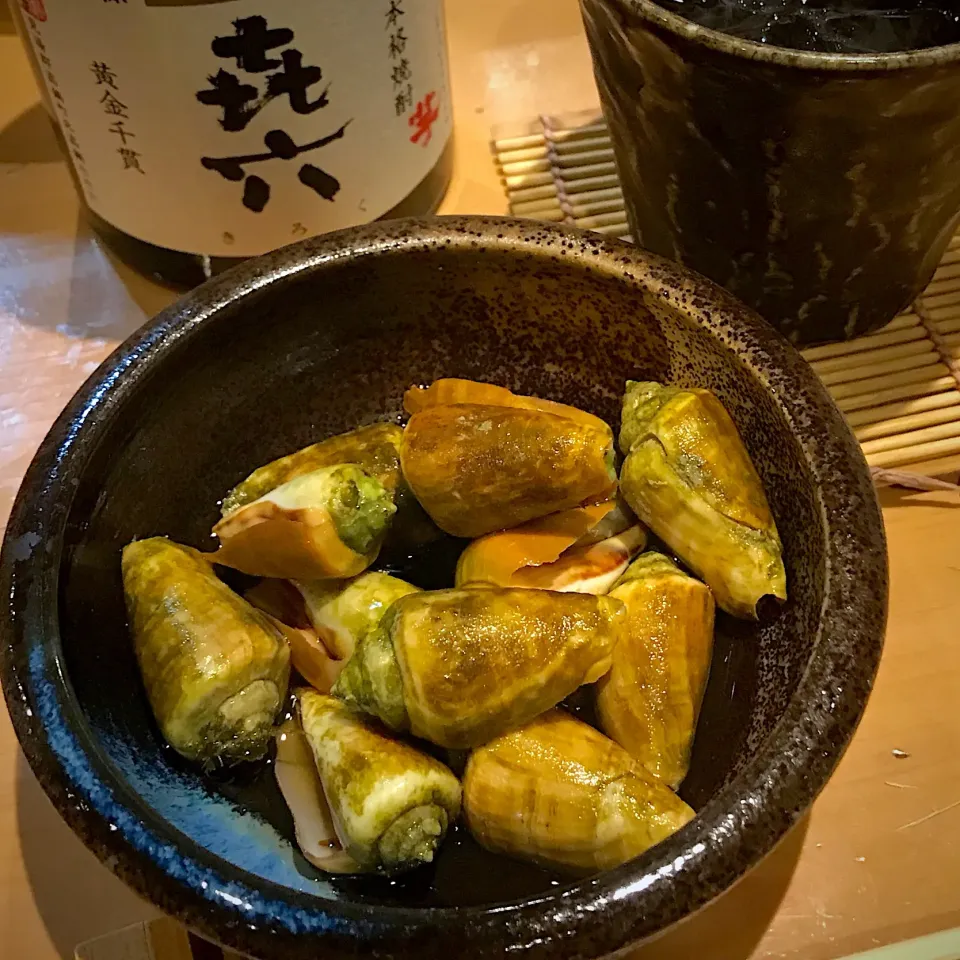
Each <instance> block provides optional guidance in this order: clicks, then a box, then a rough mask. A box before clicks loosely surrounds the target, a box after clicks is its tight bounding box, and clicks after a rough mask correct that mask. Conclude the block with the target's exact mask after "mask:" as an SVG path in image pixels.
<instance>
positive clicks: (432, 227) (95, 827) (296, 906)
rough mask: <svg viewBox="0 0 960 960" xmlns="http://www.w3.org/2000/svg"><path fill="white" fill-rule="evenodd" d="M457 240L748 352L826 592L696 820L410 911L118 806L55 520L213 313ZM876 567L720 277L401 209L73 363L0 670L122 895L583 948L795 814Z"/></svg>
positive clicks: (788, 354)
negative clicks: (669, 305)
mask: <svg viewBox="0 0 960 960" xmlns="http://www.w3.org/2000/svg"><path fill="white" fill-rule="evenodd" d="M451 246H452V247H458V248H462V249H467V250H470V249H473V250H476V251H477V252H485V251H488V250H491V249H497V250H502V251H507V252H512V253H515V254H519V255H523V254H528V255H530V256H532V257H539V258H543V257H546V258H549V259H551V260H553V261H554V262H563V261H566V262H575V263H576V264H577V265H578V267H579V268H580V269H585V270H587V271H590V272H595V273H600V274H602V275H606V276H612V277H615V278H618V279H619V281H620V282H623V283H625V284H627V285H628V286H632V287H633V288H634V289H635V290H637V292H638V293H640V294H642V295H644V296H646V297H654V298H663V299H664V300H668V301H673V302H675V304H676V305H678V306H682V309H683V310H684V311H685V312H686V313H688V314H690V315H692V316H694V317H695V318H696V319H698V320H699V321H700V322H701V323H702V324H704V325H705V326H707V327H708V328H709V329H710V331H711V332H712V333H713V334H714V335H715V336H716V337H717V338H718V340H719V341H720V342H721V343H724V344H726V345H727V347H728V348H731V349H736V350H737V351H739V352H740V353H743V352H746V351H749V352H750V353H751V355H752V356H753V357H754V360H753V361H752V362H751V363H750V364H748V363H746V362H744V364H743V368H744V374H745V375H748V376H753V377H754V378H756V379H758V380H760V382H761V384H762V385H763V387H764V388H765V390H766V391H767V392H768V393H770V394H771V395H772V396H773V399H774V401H775V402H776V403H777V405H778V407H779V408H780V411H781V413H782V414H783V415H784V416H785V418H786V421H787V423H788V424H789V425H790V429H791V430H792V431H793V432H794V433H795V435H797V436H798V440H799V442H800V445H801V447H802V450H803V455H804V458H805V459H806V462H807V466H808V468H809V469H810V470H811V474H812V476H813V479H814V481H815V490H816V495H817V497H818V508H819V510H820V512H821V516H822V520H823V525H824V531H825V539H826V545H827V557H826V571H825V583H824V602H823V608H822V611H821V617H820V622H819V627H818V631H817V635H816V637H815V638H814V645H813V651H812V654H811V658H810V661H809V663H808V664H807V667H806V670H805V672H804V675H803V677H802V679H801V682H800V685H799V687H798V689H797V691H796V693H795V694H794V696H793V698H792V699H791V700H790V702H789V704H788V706H787V709H786V711H785V712H784V715H783V716H782V717H781V719H780V721H779V722H778V724H777V726H776V727H775V729H774V730H773V731H772V733H770V734H769V736H768V737H767V739H766V740H765V741H764V743H763V744H762V745H761V747H760V748H759V749H758V751H757V753H756V755H755V756H754V757H753V758H752V759H751V760H750V761H749V762H748V763H747V764H746V765H745V767H744V768H743V769H742V770H741V771H740V772H739V774H738V775H737V776H736V777H735V778H734V779H733V780H732V781H731V783H730V784H728V785H727V786H726V787H725V788H724V789H723V790H722V791H721V792H720V793H719V794H717V795H716V796H714V797H713V798H712V799H711V800H710V801H709V802H708V803H707V804H706V806H705V807H704V808H703V809H702V810H701V811H700V812H699V814H698V816H697V818H696V819H695V820H693V821H692V822H691V823H689V824H688V825H686V826H685V827H684V828H683V829H682V830H681V831H680V832H679V833H678V834H676V835H674V837H672V838H670V839H669V840H668V841H665V842H664V843H663V844H661V845H659V846H658V847H656V848H654V849H653V850H651V851H649V852H648V853H647V854H645V855H644V856H643V857H640V858H638V859H637V860H635V861H632V862H630V863H628V864H625V865H623V866H621V867H618V868H616V869H615V870H611V871H607V872H605V873H602V874H599V875H597V876H596V877H593V878H590V879H587V880H584V881H581V882H579V883H576V884H574V885H572V886H566V887H559V888H557V889H556V890H555V891H552V892H550V893H547V894H543V895H541V896H537V897H533V898H529V899H526V900H522V901H516V902H513V903H503V904H493V905H484V906H477V907H449V908H440V907H431V908H408V907H392V906H380V905H367V904H358V903H354V902H347V901H326V900H321V899H319V898H314V897H311V896H310V895H308V894H303V893H300V892H297V891H294V890H291V889H289V888H286V887H283V886H281V885H279V884H276V883H273V882H270V881H264V880H261V879H259V878H255V877H253V876H252V875H249V874H245V873H244V872H243V871H240V870H238V869H237V868H235V867H233V866H232V865H227V864H226V861H224V860H221V859H220V858H218V857H216V856H215V855H214V854H212V853H208V852H207V851H205V850H202V849H201V848H199V847H198V846H196V845H195V844H194V842H193V841H192V840H189V838H186V837H184V836H183V835H181V834H179V832H178V831H176V829H175V828H172V827H171V826H170V825H169V824H163V829H157V827H156V823H157V822H159V821H160V818H159V816H158V817H156V818H155V821H152V822H151V821H147V820H142V819H141V818H140V816H139V815H138V814H137V813H136V812H135V808H132V807H133V805H131V804H130V802H129V801H130V798H131V797H132V796H133V794H132V791H131V790H130V788H129V787H128V786H127V785H126V784H124V783H123V781H122V779H120V778H118V777H116V776H115V775H114V773H113V767H112V764H111V763H110V761H108V760H107V759H106V757H105V756H104V755H103V754H102V752H101V750H100V748H99V746H98V745H97V743H96V740H95V738H94V736H93V734H92V732H91V731H90V730H89V728H88V727H87V725H86V721H85V719H84V718H83V716H82V714H81V711H80V708H79V705H78V704H77V703H76V701H75V698H74V697H73V691H72V688H71V685H70V681H69V678H68V677H67V676H66V674H65V672H64V671H63V670H62V669H61V664H60V637H59V631H58V623H57V617H58V612H57V602H58V576H59V567H60V555H61V550H62V546H63V537H64V533H65V527H66V519H67V517H68V515H69V512H70V504H71V502H72V498H73V494H74V492H75V487H76V483H77V480H76V475H77V474H78V473H79V472H81V471H82V470H83V469H84V467H85V464H86V463H87V462H88V460H89V458H90V456H92V453H93V451H94V449H95V448H96V445H97V442H98V438H99V436H100V435H102V434H103V432H104V431H105V430H106V429H107V427H108V424H109V422H110V420H111V418H112V416H113V415H114V414H115V412H116V411H117V410H118V409H119V407H120V406H121V405H122V404H123V403H124V401H125V399H126V398H127V397H128V396H130V395H131V394H133V393H134V392H135V391H136V389H137V388H138V385H139V384H140V382H141V381H143V380H144V378H148V377H149V376H151V374H152V372H153V371H154V369H155V368H156V367H157V366H158V365H159V364H161V363H162V362H163V358H164V357H165V356H166V355H167V354H168V353H169V352H171V351H173V350H174V349H175V348H178V349H179V347H180V346H181V345H185V344H186V343H188V342H189V341H190V339H191V337H192V336H193V335H195V334H196V332H197V331H198V330H199V329H200V327H201V326H202V325H203V324H204V323H205V321H207V320H208V319H209V318H211V317H214V316H216V315H217V314H219V313H221V312H222V311H224V310H226V309H235V308H236V307H237V306H240V305H242V304H243V302H244V301H245V300H247V299H249V298H253V297H255V296H258V295H259V294H260V293H261V291H263V290H264V289H265V288H268V287H269V286H271V285H273V284H277V283H283V282H285V281H288V280H291V279H294V278H297V277H300V276H304V275H306V274H310V273H313V272H317V271H322V270H326V269H335V268H336V266H337V264H338V263H340V262H342V261H344V260H351V261H356V260H362V259H364V258H368V257H378V256H394V255H405V254H411V253H424V252H429V251H431V250H436V249H437V248H440V247H451ZM798 431H799V433H798ZM50 557H53V558H55V559H54V560H53V562H51V560H50V559H48V558H50ZM864 577H866V578H867V579H868V580H869V582H870V583H873V584H875V585H879V589H878V591H877V592H876V595H874V596H867V595H865V593H864V592H863V591H862V590H860V589H858V585H859V584H860V582H862V580H863V579H864ZM886 584H887V564H886V551H885V541H884V534H883V523H882V518H881V515H880V511H879V506H878V503H877V500H876V496H875V492H874V489H873V484H872V481H871V478H870V474H869V470H868V468H867V465H866V462H865V461H864V459H863V455H862V453H861V451H860V448H859V445H858V444H857V443H856V440H855V439H854V437H853V435H852V433H851V432H850V430H849V428H848V427H847V425H846V423H845V421H844V420H843V418H842V415H841V414H840V412H839V410H837V408H836V406H835V405H834V404H833V401H832V400H831V399H830V397H829V395H828V394H827V392H826V390H825V388H824V387H823V386H822V384H821V383H820V381H819V380H818V379H817V378H816V376H815V374H814V373H813V372H812V370H811V369H810V368H809V367H808V366H807V364H806V363H805V361H803V359H802V358H801V357H800V355H799V354H798V353H797V352H796V350H794V348H793V347H792V346H790V345H789V344H788V343H787V342H786V341H785V340H784V339H783V338H782V337H781V336H780V335H779V334H778V333H776V332H775V331H774V330H773V328H771V327H769V326H767V325H766V324H765V323H764V322H763V321H762V320H761V319H760V318H759V317H758V316H756V315H755V314H753V313H752V312H750V311H749V310H747V309H746V308H745V307H744V306H743V305H742V304H739V303H738V302H737V301H736V300H735V299H733V297H732V296H730V295H729V294H728V293H726V292H725V291H723V290H721V289H720V288H719V287H717V286H715V285H714V284H712V283H710V282H709V281H707V280H705V279H703V278H701V277H699V276H698V275H696V274H693V273H692V272H691V271H688V270H685V269H684V268H681V267H679V266H677V265H676V264H673V263H670V262H668V261H666V260H664V259H663V258H660V257H658V256H655V255H653V254H649V253H647V252H645V251H643V250H640V249H639V248H636V247H633V246H631V245H629V244H626V243H622V242H620V241H617V240H610V239H606V238H603V237H601V236H599V235H596V234H588V233H585V232H583V231H580V230H577V229H575V228H570V227H565V226H561V225H554V224H543V223H538V222H535V221H523V220H515V219H512V218H506V217H475V216H457V217H441V218H431V219H408V220H398V221H393V222H388V223H379V224H372V225H366V226H361V227H353V228H349V229H346V230H342V231H338V232H336V233H332V234H327V235H325V236H322V237H319V238H314V239H310V240H305V241H302V242H300V243H298V244H294V245H292V246H289V247H285V248H282V249H280V250H278V251H275V252H274V253H272V254H268V255H266V256H264V257H261V258H257V259H254V260H251V261H247V262H246V263H243V264H241V265H239V266H238V267H235V268H233V269H231V270H230V271H228V272H227V273H225V274H223V275H221V276H220V277H217V278H214V279H213V280H211V281H209V282H207V283H205V284H203V285H202V286H201V287H198V288H197V289H195V290H194V291H192V292H190V293H188V294H186V295H185V296H184V297H183V298H182V299H180V300H179V301H177V302H176V303H174V304H173V305H172V306H170V307H169V308H167V309H166V310H164V311H163V312H161V313H160V314H159V315H158V316H157V317H156V318H154V319H153V320H151V321H149V322H148V323H146V324H145V325H144V326H143V327H141V328H140V329H139V330H138V331H137V332H136V333H134V334H133V335H132V336H131V337H129V338H128V339H127V340H126V341H124V342H123V343H122V344H120V346H118V347H117V349H116V350H114V351H113V352H112V353H111V354H110V356H109V357H107V359H106V360H105V361H104V362H103V363H102V364H101V365H100V367H99V368H98V369H97V370H96V371H95V372H94V373H93V374H92V375H91V376H90V377H89V378H88V380H87V381H86V382H85V383H84V384H83V386H82V387H81V388H80V389H79V390H78V392H77V393H76V395H75V396H74V397H73V399H72V400H71V401H70V402H69V403H68V405H67V406H66V408H65V409H64V411H63V412H62V413H61V415H60V416H59V417H58V419H57V420H56V422H55V423H54V425H53V426H52V427H51V429H50V432H49V433H48V434H47V436H46V438H45V439H44V441H43V442H42V443H41V445H40V448H39V450H38V452H37V454H36V456H35V457H34V459H33V461H32V463H31V464H30V467H29V468H28V470H27V474H26V476H25V478H24V481H23V484H22V486H21V488H20V491H19V493H18V495H17V498H16V501H15V504H14V507H13V511H12V513H11V516H10V521H9V523H8V526H7V532H6V536H5V539H4V544H3V549H2V555H0V591H2V592H3V595H4V596H8V597H10V603H9V604H5V605H4V608H3V610H2V611H0V676H2V682H3V689H4V694H5V697H6V701H7V706H8V710H9V712H10V715H11V719H12V721H13V725H14V728H15V730H16V733H17V736H18V739H19V740H20V743H21V745H22V748H23V750H24V753H25V755H26V758H27V760H28V762H29V764H30V766H31V768H32V769H33V771H34V773H35V774H36V775H37V777H38V779H39V780H40V782H41V784H42V786H43V788H44V790H45V791H46V792H47V794H48V796H49V797H50V798H51V800H52V801H53V803H54V805H55V807H56V808H57V810H58V811H59V813H60V814H61V816H62V817H63V818H64V819H65V820H66V821H67V823H68V824H69V825H70V826H71V828H72V829H73V830H74V832H76V833H77V834H78V835H79V836H80V838H81V839H82V840H83V841H84V842H85V843H86V844H87V846H88V847H90V849H91V850H93V852H94V853H95V854H96V855H97V856H98V857H99V859H100V860H101V861H103V862H104V863H105V864H106V865H107V866H108V867H109V868H110V869H112V870H113V871H114V872H115V873H117V874H118V875H119V876H121V878H122V879H124V880H125V881H126V882H127V883H128V884H129V885H131V886H132V887H133V888H134V889H135V890H136V891H137V892H138V893H140V894H141V895H142V896H144V897H145V898H146V899H148V900H151V901H152V902H154V903H156V904H157V905H158V906H159V907H160V908H161V909H163V910H165V911H166V912H168V913H175V914H177V915H178V916H179V917H180V918H181V919H182V920H183V922H185V923H186V924H187V925H188V926H190V927H192V928H194V929H197V930H199V931H200V932H201V933H203V934H205V935H207V936H209V937H211V938H212V939H215V940H218V941H220V942H222V943H225V944H226V945H228V946H230V947H233V948H235V949H238V950H241V951H247V952H251V953H256V954H257V955H260V956H264V957H270V956H278V955H279V954H280V953H283V955H284V956H285V957H289V958H299V957H301V956H302V957H308V956H310V957H314V956H316V955H317V952H318V951H319V952H320V953H321V954H322V952H323V950H324V949H330V950H331V951H333V950H337V949H349V950H351V951H353V952H362V953H370V952H372V951H374V950H377V951H380V950H391V949H398V950H399V949H403V948H406V949H408V950H409V949H411V946H412V945H413V944H414V943H421V942H422V943H424V944H426V943H430V942H432V941H433V939H434V938H436V937H450V938H455V939H456V942H457V943H458V946H459V948H460V953H461V956H463V957H465V958H473V957H477V958H480V957H482V956H484V955H489V953H490V951H491V949H495V948H498V947H499V948H500V949H507V948H509V949H510V951H511V952H513V951H523V952H525V953H526V954H527V955H529V956H540V955H544V956H545V955H546V954H547V952H549V955H550V956H551V957H554V958H557V957H574V956H583V955H584V953H585V951H584V944H585V943H586V944H589V950H590V951H592V952H591V955H600V954H606V953H610V952H613V951H615V950H618V949H621V948H623V947H624V946H626V945H627V944H629V943H633V942H637V941H639V940H642V939H646V938H649V937H651V936H653V935H654V934H656V933H659V932H661V931H662V930H664V929H666V928H667V927H668V926H670V925H672V924H673V923H674V922H676V921H678V920H680V919H682V918H683V917H685V916H687V915H688V914H690V913H692V912H693V911H695V910H696V909H699V908H700V907H701V906H703V905H704V904H705V903H706V902H707V901H708V900H710V899H712V898H713V897H714V896H716V895H717V894H719V893H720V892H722V891H723V890H725V889H727V888H728V887H730V886H731V885H732V884H733V883H734V882H735V881H736V880H737V879H739V878H740V877H741V876H742V875H743V874H744V873H745V872H746V871H747V870H748V869H750V868H751V867H752V866H754V865H755V864H756V863H757V862H759V860H760V859H761V857H762V856H764V855H766V853H768V852H769V851H770V850H771V849H772V848H773V846H774V845H775V844H776V843H777V842H778V841H779V839H780V838H781V837H782V836H783V835H784V834H785V833H786V832H787V831H788V830H789V829H790V827H791V826H792V825H793V824H794V823H795V822H796V821H797V820H798V819H799V818H800V816H801V815H802V814H803V813H804V812H805V810H806V809H807V807H808V806H809V804H810V803H811V802H812V801H813V799H814V797H815V796H816V795H817V794H818V793H819V792H820V790H821V789H822V787H823V786H824V785H825V783H826V781H827V779H828V777H829V775H830V773H831V772H832V770H833V768H834V766H835V765H836V763H837V762H838V761H839V759H840V756H841V755H842V753H843V750H844V749H845V747H846V745H847V743H848V742H849V740H850V738H851V737H852V735H853V732H854V730H855V728H856V725H857V723H858V722H859V719H860V716H861V714H862V712H863V708H864V706H865V701H866V694H865V693H864V690H869V687H870V685H871V683H872V678H873V675H874V674H875V672H876V669H877V665H878V663H879V658H880V653H881V649H882V643H883V632H884V629H883V628H884V624H885V620H886ZM854 650H855V651H856V653H857V656H856V657H853V656H851V651H854ZM852 680H859V681H861V683H860V685H859V686H858V684H857V683H856V682H851V681H852ZM788 755H789V756H790V758H791V760H790V762H787V760H786V759H785V758H786V757H787V756H788ZM771 817H772V819H771ZM224 865H227V866H228V871H227V873H226V874H225V873H224V872H223V871H222V869H221V868H222V866H224ZM641 898H642V899H641ZM641 903H642V906H643V909H640V906H641ZM281 944H282V947H281Z"/></svg>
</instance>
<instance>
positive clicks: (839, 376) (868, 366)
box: [817, 341, 940, 395]
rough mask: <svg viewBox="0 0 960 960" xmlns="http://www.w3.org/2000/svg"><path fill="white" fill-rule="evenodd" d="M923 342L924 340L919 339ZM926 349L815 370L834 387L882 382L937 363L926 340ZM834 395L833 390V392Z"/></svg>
mask: <svg viewBox="0 0 960 960" xmlns="http://www.w3.org/2000/svg"><path fill="white" fill-rule="evenodd" d="M920 342H921V343H924V341H920ZM926 345H927V349H926V350H924V351H923V352H922V353H919V354H917V353H912V354H911V353H908V354H905V355H903V356H899V357H895V358H894V359H893V360H885V361H882V362H880V363H864V364H862V365H861V366H854V367H845V368H844V369H842V370H828V371H826V372H825V373H821V372H820V371H819V370H817V376H819V377H820V379H821V380H822V381H823V382H824V384H825V385H826V386H828V387H836V386H839V385H840V384H845V383H857V382H859V381H861V380H873V381H874V382H878V381H880V380H881V379H883V380H884V382H889V381H887V380H886V377H887V375H891V374H892V375H896V374H898V373H900V372H901V371H907V370H914V369H916V368H918V367H927V366H929V365H930V364H932V363H939V362H940V357H939V355H938V354H937V352H936V348H935V347H934V346H933V344H932V343H930V342H929V341H926ZM834 395H836V394H835V392H834Z"/></svg>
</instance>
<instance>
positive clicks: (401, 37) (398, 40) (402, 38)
mask: <svg viewBox="0 0 960 960" xmlns="http://www.w3.org/2000/svg"><path fill="white" fill-rule="evenodd" d="M406 49H407V36H406V34H405V33H404V32H403V27H400V29H399V30H397V32H396V33H394V34H391V35H390V59H391V60H396V59H397V57H401V56H403V52H404V50H406Z"/></svg>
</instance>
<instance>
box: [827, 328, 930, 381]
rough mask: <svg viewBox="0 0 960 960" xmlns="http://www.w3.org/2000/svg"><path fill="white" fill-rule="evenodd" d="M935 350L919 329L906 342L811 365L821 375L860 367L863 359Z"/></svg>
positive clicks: (881, 359)
mask: <svg viewBox="0 0 960 960" xmlns="http://www.w3.org/2000/svg"><path fill="white" fill-rule="evenodd" d="M935 351H936V347H935V346H934V345H933V343H931V342H930V340H928V339H926V338H923V337H921V336H920V331H918V332H917V337H916V339H914V340H910V341H908V342H907V343H899V344H895V345H894V346H892V347H879V348H878V349H876V350H871V351H870V352H869V353H853V354H851V353H848V354H844V355H842V356H839V357H832V358H830V359H829V360H815V361H814V362H813V363H812V364H811V366H812V367H813V369H814V370H815V371H816V372H817V376H819V377H823V376H824V375H825V374H828V373H836V372H838V371H841V370H850V369H851V368H852V369H857V368H860V367H861V366H862V364H863V363H864V361H868V360H869V362H870V363H882V362H884V361H886V360H903V359H905V358H907V357H913V356H916V355H917V354H920V353H934V352H935Z"/></svg>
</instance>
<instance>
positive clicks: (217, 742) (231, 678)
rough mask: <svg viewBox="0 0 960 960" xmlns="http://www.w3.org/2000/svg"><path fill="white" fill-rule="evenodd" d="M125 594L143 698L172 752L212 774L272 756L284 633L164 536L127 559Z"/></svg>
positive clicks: (130, 548) (193, 553)
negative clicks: (220, 768) (214, 767)
mask: <svg viewBox="0 0 960 960" xmlns="http://www.w3.org/2000/svg"><path fill="white" fill-rule="evenodd" d="M122 572H123V590H124V595H125V598H126V604H127V611H128V614H129V617H130V628H131V634H132V637H133V648H134V651H135V653H136V655H137V662H138V663H139V665H140V673H141V675H142V676H143V683H144V687H145V688H146V691H147V698H148V699H149V701H150V706H151V707H152V708H153V713H154V716H155V717H156V719H157V723H158V724H159V726H160V730H161V731H162V733H163V736H164V738H165V739H166V741H167V743H169V744H170V746H172V747H173V748H174V749H175V750H176V751H177V752H178V753H180V754H182V755H183V756H185V757H187V758H188V759H190V760H198V761H200V762H202V763H204V764H207V765H214V764H217V763H224V764H230V763H235V762H237V761H239V760H255V759H258V758H259V757H261V756H263V754H264V753H265V752H266V749H267V746H268V744H269V742H270V738H271V736H272V735H273V722H274V718H275V717H276V715H277V713H278V711H279V709H280V706H281V705H282V703H283V700H284V698H285V697H286V695H287V682H288V679H289V675H290V652H289V648H288V641H287V636H286V633H285V631H284V629H283V627H282V625H281V624H279V623H278V622H277V621H275V620H273V619H271V618H270V617H269V616H267V615H266V614H264V613H262V612H261V611H259V610H257V609H255V608H254V607H252V606H251V605H250V604H249V603H247V602H246V601H245V600H244V599H242V598H241V597H239V596H237V594H235V593H234V592H233V591H232V590H231V589H230V588H229V587H227V585H226V584H224V583H222V582H221V581H220V580H219V579H217V576H216V574H215V573H214V570H213V567H212V565H211V564H210V562H209V560H208V559H207V557H206V556H205V555H204V554H202V553H200V552H199V551H197V550H193V549H191V548H190V547H184V546H181V545H180V544H178V543H174V542H173V541H172V540H167V539H166V538H164V537H152V538H150V539H148V540H135V541H134V542H133V543H131V544H128V545H127V546H126V547H124V550H123V561H122Z"/></svg>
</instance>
